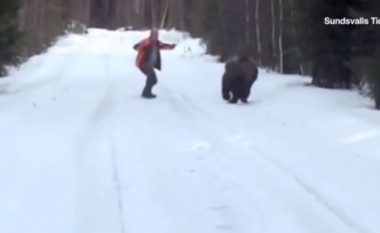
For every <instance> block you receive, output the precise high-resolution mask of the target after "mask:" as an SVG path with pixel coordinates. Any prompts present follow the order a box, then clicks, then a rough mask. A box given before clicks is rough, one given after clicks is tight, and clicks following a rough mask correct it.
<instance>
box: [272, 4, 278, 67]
mask: <svg viewBox="0 0 380 233" xmlns="http://www.w3.org/2000/svg"><path fill="white" fill-rule="evenodd" d="M275 14H276V10H275V0H271V15H272V54H273V57H274V63H273V64H274V68H275V70H277V66H278V63H277V49H276V15H275Z"/></svg>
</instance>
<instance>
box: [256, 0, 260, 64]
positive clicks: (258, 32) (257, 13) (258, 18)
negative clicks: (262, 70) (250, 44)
mask: <svg viewBox="0 0 380 233" xmlns="http://www.w3.org/2000/svg"><path fill="white" fill-rule="evenodd" d="M259 12H260V0H256V9H255V15H256V41H257V56H258V63H259V66H261V50H262V48H261V39H260V17H259Z"/></svg>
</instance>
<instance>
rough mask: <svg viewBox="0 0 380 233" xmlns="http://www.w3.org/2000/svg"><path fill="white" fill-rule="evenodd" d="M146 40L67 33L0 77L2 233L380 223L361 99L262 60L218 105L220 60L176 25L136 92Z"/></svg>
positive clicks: (166, 232) (373, 136) (349, 228)
mask: <svg viewBox="0 0 380 233" xmlns="http://www.w3.org/2000/svg"><path fill="white" fill-rule="evenodd" d="M147 35H148V32H135V31H127V32H121V31H117V32H109V31H105V30H96V29H91V30H90V31H89V34H88V35H82V36H78V35H71V36H68V37H65V38H62V39H61V40H59V41H58V43H57V44H56V45H55V46H54V47H52V48H51V49H50V50H49V51H48V52H47V53H45V54H42V55H39V56H36V57H33V58H31V59H30V60H29V61H28V62H27V63H26V64H24V65H23V66H22V67H21V68H20V69H19V70H17V71H14V72H13V73H12V74H11V75H10V77H8V78H5V79H2V80H0V91H1V95H0V128H1V131H0V148H1V153H0V232H4V233H51V232H55V233H73V232H78V233H104V232H112V233H117V232H121V233H126V232H129V233H141V232H156V233H194V232H201V233H202V232H207V233H213V232H234V233H252V232H260V233H278V232H289V233H290V232H291V233H309V232H310V233H321V232H329V233H330V232H331V233H365V232H366V233H378V232H380V223H379V221H378V220H377V219H378V216H380V185H379V181H378V179H379V177H380V147H379V144H380V117H379V116H380V114H379V113H378V112H376V111H372V110H370V109H369V106H370V104H371V101H370V100H368V99H365V98H362V97H360V96H359V95H358V94H356V93H355V92H351V91H336V90H323V89H318V88H314V87H310V86H307V85H306V84H307V83H309V79H308V78H303V77H299V76H283V75H278V74H274V73H266V72H265V71H263V70H260V74H259V79H258V81H257V83H256V84H255V86H254V87H253V89H252V95H251V97H250V104H248V105H229V104H226V103H224V102H223V101H222V99H221V93H220V81H221V80H220V78H221V75H222V73H223V64H218V63H215V62H214V61H213V59H212V58H211V57H209V56H206V55H204V53H205V50H204V47H203V45H202V44H201V43H200V40H195V39H191V38H189V37H188V35H186V34H183V33H179V32H175V31H166V32H162V33H161V36H160V37H161V39H162V40H163V41H166V42H172V43H176V44H178V46H177V48H176V49H175V50H174V51H165V52H163V70H162V72H158V78H159V83H158V85H157V86H156V87H155V89H154V92H155V93H156V94H157V95H158V98H157V99H154V100H145V99H142V98H140V92H141V89H142V87H143V85H144V81H145V80H144V77H143V76H142V74H141V73H140V72H139V71H138V70H137V69H136V67H135V66H134V59H135V56H136V52H135V51H133V49H132V46H133V44H135V43H136V42H138V41H139V40H141V39H143V38H144V37H145V36H147Z"/></svg>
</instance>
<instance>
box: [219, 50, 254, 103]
mask: <svg viewBox="0 0 380 233" xmlns="http://www.w3.org/2000/svg"><path fill="white" fill-rule="evenodd" d="M258 73H259V71H258V67H257V65H256V63H255V61H254V60H253V59H252V58H251V57H249V56H238V57H234V58H232V59H231V60H229V61H227V62H226V65H225V70H224V74H223V77H222V96H223V99H224V100H226V101H229V102H230V103H237V102H238V101H239V100H241V101H242V102H243V103H247V99H248V97H249V95H250V93H251V87H252V85H253V84H254V83H255V81H256V79H257V76H258Z"/></svg>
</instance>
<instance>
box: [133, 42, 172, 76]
mask: <svg viewBox="0 0 380 233" xmlns="http://www.w3.org/2000/svg"><path fill="white" fill-rule="evenodd" d="M153 46H157V52H158V54H157V59H156V62H155V64H154V68H156V69H158V70H161V54H160V50H161V49H165V50H169V49H173V48H174V47H175V45H173V44H165V43H162V42H161V41H159V40H156V41H152V40H151V39H149V38H148V39H145V40H142V41H141V42H139V43H137V44H135V45H134V46H133V49H135V50H137V51H138V53H137V57H136V66H137V67H139V68H141V67H143V66H144V65H147V64H149V59H150V56H151V55H152V52H153Z"/></svg>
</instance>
